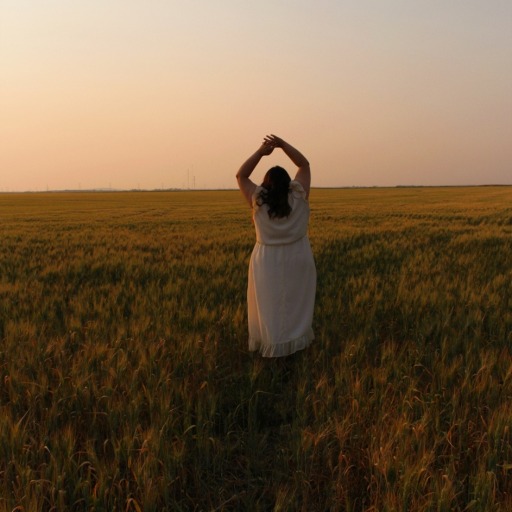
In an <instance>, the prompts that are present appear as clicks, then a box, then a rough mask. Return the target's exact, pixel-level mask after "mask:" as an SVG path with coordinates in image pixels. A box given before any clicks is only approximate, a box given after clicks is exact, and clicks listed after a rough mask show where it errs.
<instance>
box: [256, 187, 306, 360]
mask: <svg viewBox="0 0 512 512" xmlns="http://www.w3.org/2000/svg"><path fill="white" fill-rule="evenodd" d="M260 191H261V187H257V188H256V191H255V192H254V195H253V197H252V207H253V219H254V226H255V228H256V245H255V246H254V249H253V251H252V254H251V260H250V263H249V284H248V287H247V308H248V321H249V322H248V323H249V350H251V351H256V350H258V351H259V352H260V353H261V355H262V356H263V357H281V356H287V355H290V354H293V353H294V352H296V351H297V350H301V349H303V348H305V347H307V346H308V345H309V344H310V343H311V341H312V340H313V338H314V335H313V329H312V322H313V309H314V306H315V292H316V268H315V261H314V259H313V253H312V251H311V246H310V244H309V239H308V235H307V230H308V221H309V204H308V202H307V200H306V194H305V192H304V189H303V188H302V185H301V184H300V183H299V182H297V181H291V182H290V192H289V195H288V198H289V203H290V206H291V209H292V211H291V213H290V215H289V216H288V217H284V218H280V219H275V218H274V219H270V218H269V216H268V206H267V205H265V204H263V205H262V206H258V204H257V202H256V199H257V198H258V194H259V193H260Z"/></svg>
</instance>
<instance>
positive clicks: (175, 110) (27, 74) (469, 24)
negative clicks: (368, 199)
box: [0, 0, 512, 191]
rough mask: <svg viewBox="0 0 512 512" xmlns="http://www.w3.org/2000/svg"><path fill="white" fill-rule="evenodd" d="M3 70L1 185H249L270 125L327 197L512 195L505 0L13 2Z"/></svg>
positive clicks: (4, 12)
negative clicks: (246, 165) (449, 187)
mask: <svg viewBox="0 0 512 512" xmlns="http://www.w3.org/2000/svg"><path fill="white" fill-rule="evenodd" d="M363 4H364V5H363ZM0 70H1V76H0V140H1V144H0V169H1V174H0V191H14V190H45V189H46V188H50V189H64V188H82V189H85V188H103V187H113V188H120V189H125V188H161V187H165V188H168V187H187V186H190V185H192V184H193V183H194V181H193V179H194V180H195V185H196V187H198V188H217V187H218V188H225V187H234V186H235V182H234V174H235V172H236V170H237V169H238V166H239V165H240V163H241V162H242V161H243V160H244V159H245V158H246V157H247V156H248V155H249V154H250V153H251V152H252V151H253V150H254V149H255V148H256V147H257V145H258V144H259V142H260V140H261V138H262V137H263V136H264V135H265V134H267V133H270V132H272V133H277V134H279V135H280V136H282V137H284V138H287V139H288V140H289V141H290V142H292V143H293V144H294V145H296V146H297V147H299V148H300V149H301V150H302V151H303V152H304V153H305V154H306V155H307V156H308V158H309V159H310V161H311V163H312V170H313V173H314V175H313V184H314V185H317V186H352V185H362V186H372V185H381V186H388V185H403V184H411V185H434V184H440V185H443V184H482V183H508V184H512V172H511V171H512V169H511V162H512V144H510V141H511V140H512V93H511V91H512V3H510V2H508V1H504V0H503V1H501V0H491V1H489V2H479V1H476V0H474V1H473V0H472V1H468V2H464V3H462V2H423V1H421V2H407V1H405V0H403V1H399V0H392V1H389V2H382V3H380V2H373V3H372V4H371V8H370V4H368V3H361V2H356V1H355V0H354V1H350V2H333V1H328V0H321V1H319V2H306V1H298V2H293V3H292V2H285V1H284V0H279V1H277V2H274V1H272V2H271V1H269V0H265V1H262V2H258V3H257V4H254V5H252V4H250V3H242V2H237V1H235V0H226V1H220V2H207V1H206V0H196V1H185V0H182V1H163V0H155V1H153V2H147V3H142V2H139V1H135V0H128V1H120V0H111V1H109V2H85V1H78V2H65V1H64V0H53V1H49V2H38V1H36V0H32V1H30V0H5V1H4V2H2V3H1V4H0ZM274 163H281V164H284V165H286V164H287V162H286V160H285V159H284V158H281V157H279V156H275V155H272V157H270V159H269V161H268V162H264V163H262V167H261V170H262V171H263V170H264V169H265V168H266V167H268V166H269V165H271V164H274ZM259 176H260V175H258V174H257V175H256V179H258V177H259Z"/></svg>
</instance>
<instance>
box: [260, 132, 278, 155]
mask: <svg viewBox="0 0 512 512" xmlns="http://www.w3.org/2000/svg"><path fill="white" fill-rule="evenodd" d="M283 143H284V141H283V139H281V138H280V137H278V136H277V135H266V136H265V138H264V139H263V143H262V144H261V146H260V149H259V152H260V154H261V155H262V156H268V155H270V154H271V153H272V151H274V149H275V148H282V147H283Z"/></svg>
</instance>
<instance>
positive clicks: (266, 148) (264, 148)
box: [258, 139, 275, 156]
mask: <svg viewBox="0 0 512 512" xmlns="http://www.w3.org/2000/svg"><path fill="white" fill-rule="evenodd" d="M274 147H275V146H274V145H273V144H271V143H270V142H269V141H267V140H266V139H265V140H264V141H263V144H262V145H261V146H260V147H259V149H258V153H259V154H260V155H261V156H268V155H270V154H272V151H274Z"/></svg>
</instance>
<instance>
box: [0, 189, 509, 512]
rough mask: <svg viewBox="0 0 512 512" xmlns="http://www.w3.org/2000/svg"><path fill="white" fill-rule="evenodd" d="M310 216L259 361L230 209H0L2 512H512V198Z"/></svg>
mask: <svg viewBox="0 0 512 512" xmlns="http://www.w3.org/2000/svg"><path fill="white" fill-rule="evenodd" d="M311 209H312V216H311V223H310V239H311V243H312V247H313V252H314V255H315V260H316V265H317V272H318V288H317V299H316V309H315V320H314V330H315V335H316V339H315V341H314V343H313V345H311V347H309V348H308V349H307V350H306V351H304V352H302V353H298V354H296V355H294V356H292V357H290V358H287V359H281V360H263V359H261V358H260V357H258V356H257V355H254V354H250V353H248V351H247V321H246V303H245V292H246V282H247V281H246V279H247V265H248V260H249V256H250V252H251V250H252V246H253V243H254V232H253V226H252V223H251V217H250V210H249V209H248V208H247V207H246V205H245V203H244V201H243V199H242V196H241V195H240V194H239V193H238V192H236V191H211V192H210V191H208V192H196V191H183V192H132V193H53V194H52V193H49V194H3V195H0V511H1V512H3V511H11V510H13V509H14V510H17V511H26V512H37V511H50V510H67V511H85V510H91V511H92V510H94V511H109V512H110V511H129V510H135V511H146V512H147V511H161V510H171V511H177V512H179V511H202V510H204V511H229V510H243V511H245V510H247V511H272V510H274V511H304V512H306V511H307V512H314V511H336V510H340V511H352V512H357V511H368V512H369V511H373V512H384V511H449V510H455V511H510V510H512V432H511V430H512V357H511V350H512V187H481V188H396V189H344V190H318V189H314V190H313V191H312V193H311ZM288 278H289V279H300V278H301V276H288Z"/></svg>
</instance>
